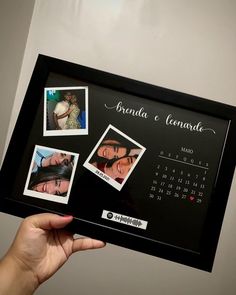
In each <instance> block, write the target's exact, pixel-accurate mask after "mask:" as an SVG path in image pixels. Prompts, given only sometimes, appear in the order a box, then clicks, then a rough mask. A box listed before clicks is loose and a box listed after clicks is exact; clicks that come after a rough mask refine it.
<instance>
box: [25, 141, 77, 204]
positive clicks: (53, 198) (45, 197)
mask: <svg viewBox="0 0 236 295" xmlns="http://www.w3.org/2000/svg"><path fill="white" fill-rule="evenodd" d="M37 149H44V150H47V151H52V152H62V153H65V154H68V155H71V156H74V165H73V170H72V173H71V177H70V184H69V188H68V191H67V194H66V196H57V195H51V194H47V193H41V192H36V191H33V190H30V189H28V187H29V181H30V177H31V173H32V171H33V167H34V159H35V156H36V151H37ZM78 159H79V154H76V153H72V152H69V151H64V150H60V149H56V148H50V147H46V146H41V145H35V148H34V152H33V156H32V160H31V164H30V168H29V172H28V176H27V179H26V184H25V188H24V195H26V196H29V197H34V198H38V199H42V200H48V201H52V202H56V203H62V204H68V201H69V196H70V191H71V187H72V183H73V179H74V175H75V170H76V167H77V163H78Z"/></svg>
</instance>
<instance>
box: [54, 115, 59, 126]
mask: <svg viewBox="0 0 236 295" xmlns="http://www.w3.org/2000/svg"><path fill="white" fill-rule="evenodd" d="M53 120H54V123H55V125H56V128H57V129H58V128H59V125H58V121H57V115H56V114H55V113H53Z"/></svg>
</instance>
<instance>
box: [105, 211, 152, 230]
mask: <svg viewBox="0 0 236 295" xmlns="http://www.w3.org/2000/svg"><path fill="white" fill-rule="evenodd" d="M102 218H104V219H108V220H111V221H114V222H118V223H124V224H126V225H129V226H133V227H136V228H141V229H146V228H147V224H148V222H147V221H145V220H141V219H137V218H133V217H130V216H126V215H123V214H118V213H115V212H111V211H107V210H103V211H102Z"/></svg>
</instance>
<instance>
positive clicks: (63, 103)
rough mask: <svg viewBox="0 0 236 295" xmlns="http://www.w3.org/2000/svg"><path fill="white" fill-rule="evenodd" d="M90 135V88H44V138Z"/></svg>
mask: <svg viewBox="0 0 236 295" xmlns="http://www.w3.org/2000/svg"><path fill="white" fill-rule="evenodd" d="M87 134H88V87H87V86H79V87H54V88H44V120H43V135H44V136H62V135H87Z"/></svg>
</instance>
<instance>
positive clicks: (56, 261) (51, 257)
mask: <svg viewBox="0 0 236 295" xmlns="http://www.w3.org/2000/svg"><path fill="white" fill-rule="evenodd" d="M72 220H73V217H72V216H64V217H62V216H59V215H56V214H50V213H43V214H38V215H33V216H30V217H27V218H26V219H25V220H24V221H23V222H22V224H21V226H20V228H19V230H18V233H17V235H16V238H15V240H14V242H13V244H12V246H11V248H10V249H9V251H8V253H7V255H6V257H5V258H4V259H5V260H8V261H11V263H15V264H17V267H18V269H21V270H22V271H23V272H24V273H28V274H30V275H31V279H32V278H33V280H34V282H33V284H34V289H36V288H37V287H38V286H39V285H40V284H41V283H43V282H44V281H46V280H47V279H48V278H50V277H51V276H52V275H53V274H54V273H55V272H56V271H57V270H58V269H59V268H60V267H61V266H62V265H63V264H64V263H65V262H66V261H67V259H68V258H69V257H70V255H71V254H72V253H74V252H77V251H80V250H87V249H97V248H101V247H104V246H105V244H104V243H103V242H101V241H97V240H93V239H90V238H78V239H74V238H73V234H71V233H69V232H66V231H65V230H63V229H62V228H63V227H65V226H66V225H67V224H69V223H70V222H71V221H72ZM11 263H10V264H9V265H11Z"/></svg>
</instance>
